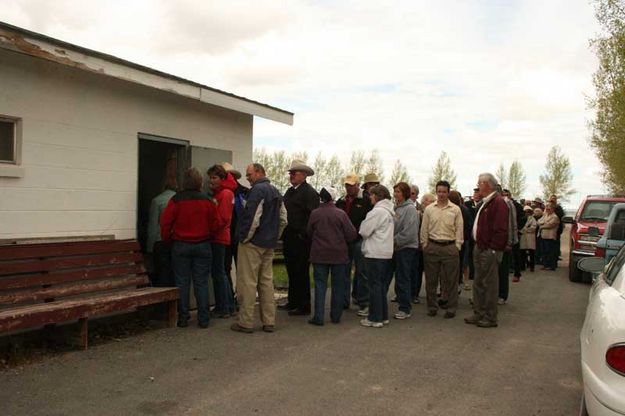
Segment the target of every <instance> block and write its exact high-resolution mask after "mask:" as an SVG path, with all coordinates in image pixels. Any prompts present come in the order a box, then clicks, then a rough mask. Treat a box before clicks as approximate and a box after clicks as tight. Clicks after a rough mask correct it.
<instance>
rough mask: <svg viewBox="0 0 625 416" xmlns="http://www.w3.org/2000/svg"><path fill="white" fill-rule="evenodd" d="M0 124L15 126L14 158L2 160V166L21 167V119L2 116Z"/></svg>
mask: <svg viewBox="0 0 625 416" xmlns="http://www.w3.org/2000/svg"><path fill="white" fill-rule="evenodd" d="M0 122H5V123H11V124H13V155H12V156H13V158H12V160H7V159H0V164H2V165H9V166H16V165H19V164H20V162H21V160H20V155H21V146H20V141H19V137H20V127H21V126H20V125H21V119H19V118H16V117H9V116H5V115H1V114H0Z"/></svg>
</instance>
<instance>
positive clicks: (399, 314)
mask: <svg viewBox="0 0 625 416" xmlns="http://www.w3.org/2000/svg"><path fill="white" fill-rule="evenodd" d="M393 318H395V319H408V318H410V314H409V313H406V312H404V311H399V312H397V313H396V314H395V315H393Z"/></svg>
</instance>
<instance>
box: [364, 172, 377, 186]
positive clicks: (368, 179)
mask: <svg viewBox="0 0 625 416" xmlns="http://www.w3.org/2000/svg"><path fill="white" fill-rule="evenodd" d="M363 182H364V183H363V184H362V186H361V188H362V189H365V185H366V184H368V183H375V184H376V185H379V184H380V178H378V175H376V174H375V173H367V174H366V175H365V180H364V181H363Z"/></svg>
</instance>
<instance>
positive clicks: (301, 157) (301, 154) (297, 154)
mask: <svg viewBox="0 0 625 416" xmlns="http://www.w3.org/2000/svg"><path fill="white" fill-rule="evenodd" d="M291 159H292V160H295V159H297V160H301V161H302V162H304V163H308V152H307V151H303V152H295V153H293V154H292V155H291ZM289 163H290V162H289Z"/></svg>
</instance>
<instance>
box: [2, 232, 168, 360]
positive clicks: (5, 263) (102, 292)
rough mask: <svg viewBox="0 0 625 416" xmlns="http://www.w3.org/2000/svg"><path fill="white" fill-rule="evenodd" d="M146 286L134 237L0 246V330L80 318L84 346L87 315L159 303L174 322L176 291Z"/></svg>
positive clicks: (81, 338)
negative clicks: (130, 238) (132, 238)
mask: <svg viewBox="0 0 625 416" xmlns="http://www.w3.org/2000/svg"><path fill="white" fill-rule="evenodd" d="M148 285H149V280H148V277H147V274H146V271H145V268H144V266H143V255H142V254H141V251H140V248H139V244H138V243H137V242H136V241H134V240H103V241H87V242H70V243H48V244H28V245H5V246H0V334H5V333H10V332H14V331H18V330H24V329H35V328H39V327H42V326H45V325H49V324H58V323H63V322H71V321H76V320H78V322H79V324H80V344H81V346H82V347H83V348H87V328H88V327H87V320H88V319H90V318H94V317H102V316H104V315H111V314H114V313H118V312H127V311H133V310H136V309H137V308H139V307H141V306H147V305H152V304H158V303H165V304H167V306H168V307H167V322H168V325H169V326H173V325H174V324H175V322H176V306H177V301H178V289H177V288H156V287H147V286H148Z"/></svg>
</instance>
